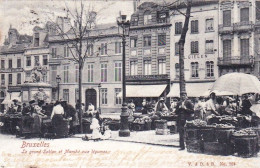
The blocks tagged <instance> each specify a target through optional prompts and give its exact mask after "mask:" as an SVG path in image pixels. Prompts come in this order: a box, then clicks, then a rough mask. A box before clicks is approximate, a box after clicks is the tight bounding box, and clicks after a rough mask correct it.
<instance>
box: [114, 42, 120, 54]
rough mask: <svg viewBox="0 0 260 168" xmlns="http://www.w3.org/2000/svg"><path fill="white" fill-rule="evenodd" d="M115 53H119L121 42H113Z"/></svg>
mask: <svg viewBox="0 0 260 168" xmlns="http://www.w3.org/2000/svg"><path fill="white" fill-rule="evenodd" d="M115 53H116V54H120V53H121V42H115Z"/></svg>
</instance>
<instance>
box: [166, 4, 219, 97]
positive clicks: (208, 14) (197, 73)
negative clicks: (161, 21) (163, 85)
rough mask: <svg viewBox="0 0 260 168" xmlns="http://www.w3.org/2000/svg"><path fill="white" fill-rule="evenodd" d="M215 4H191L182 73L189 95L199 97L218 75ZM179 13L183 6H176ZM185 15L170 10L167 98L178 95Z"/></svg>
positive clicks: (217, 19) (184, 9) (216, 5)
mask: <svg viewBox="0 0 260 168" xmlns="http://www.w3.org/2000/svg"><path fill="white" fill-rule="evenodd" d="M218 7H219V6H218V3H217V2H207V3H205V2H198V3H194V4H193V6H192V7H191V17H190V22H189V29H188V31H187V34H186V39H185V46H184V74H185V81H186V92H187V95H188V96H189V97H197V96H202V95H203V94H204V93H205V92H206V91H207V90H208V89H210V87H211V86H212V84H213V82H214V81H215V80H216V79H217V78H218V76H219V74H218V55H219V52H220V51H219V37H218V25H219V16H218ZM177 8H179V10H180V11H181V12H182V13H186V8H185V7H182V6H177ZM184 21H185V16H184V15H183V14H181V13H180V12H178V11H176V10H174V9H173V14H172V15H171V23H172V25H173V26H172V28H171V41H170V45H171V59H170V66H171V72H170V74H171V83H172V85H171V91H170V93H169V94H168V97H179V93H180V91H179V83H178V82H179V73H180V69H179V53H180V52H179V45H178V42H179V40H180V36H181V32H182V28H183V25H184Z"/></svg>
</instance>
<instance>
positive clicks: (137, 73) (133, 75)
mask: <svg viewBox="0 0 260 168" xmlns="http://www.w3.org/2000/svg"><path fill="white" fill-rule="evenodd" d="M169 19H170V17H169V11H168V10H167V9H164V8H163V7H161V6H159V5H157V4H155V3H153V2H144V3H142V4H141V5H139V6H138V8H137V10H136V11H135V12H134V13H133V14H132V16H131V26H130V32H129V39H128V40H127V42H126V46H127V48H126V75H127V76H126V84H127V85H126V97H127V98H128V99H134V103H135V104H136V105H137V106H140V105H141V103H142V99H143V98H146V99H148V101H150V100H157V99H158V98H159V97H160V96H166V94H167V92H168V91H169V88H170V87H169V85H170V27H171V24H170V20H169Z"/></svg>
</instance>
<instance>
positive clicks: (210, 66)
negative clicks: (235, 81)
mask: <svg viewBox="0 0 260 168" xmlns="http://www.w3.org/2000/svg"><path fill="white" fill-rule="evenodd" d="M206 77H208V78H211V77H214V62H213V61H207V62H206Z"/></svg>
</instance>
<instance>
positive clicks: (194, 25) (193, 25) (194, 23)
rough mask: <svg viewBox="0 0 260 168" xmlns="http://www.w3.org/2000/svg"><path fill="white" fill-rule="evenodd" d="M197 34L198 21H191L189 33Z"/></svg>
mask: <svg viewBox="0 0 260 168" xmlns="http://www.w3.org/2000/svg"><path fill="white" fill-rule="evenodd" d="M198 32H199V21H198V20H193V21H191V33H198Z"/></svg>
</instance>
